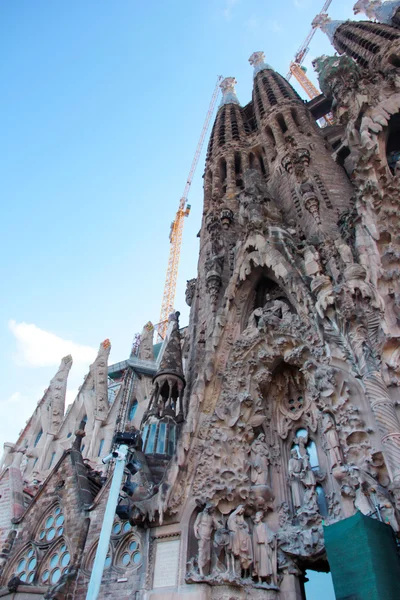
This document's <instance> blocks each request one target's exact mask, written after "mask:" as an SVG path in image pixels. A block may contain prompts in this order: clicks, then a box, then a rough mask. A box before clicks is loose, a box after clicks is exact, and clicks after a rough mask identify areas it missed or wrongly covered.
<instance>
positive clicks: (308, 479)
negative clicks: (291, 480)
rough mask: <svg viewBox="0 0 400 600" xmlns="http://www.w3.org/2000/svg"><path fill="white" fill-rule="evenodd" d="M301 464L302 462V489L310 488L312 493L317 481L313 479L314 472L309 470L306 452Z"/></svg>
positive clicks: (308, 458) (309, 465)
mask: <svg viewBox="0 0 400 600" xmlns="http://www.w3.org/2000/svg"><path fill="white" fill-rule="evenodd" d="M302 462H303V467H302V469H303V477H302V483H303V485H304V487H306V488H310V489H312V490H313V491H315V486H316V485H317V481H316V479H315V475H314V472H313V470H312V468H311V464H310V457H309V456H308V454H307V452H306V453H305V455H304V456H303V458H302Z"/></svg>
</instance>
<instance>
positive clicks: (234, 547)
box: [228, 504, 253, 578]
mask: <svg viewBox="0 0 400 600" xmlns="http://www.w3.org/2000/svg"><path fill="white" fill-rule="evenodd" d="M228 530H229V551H228V557H230V560H231V569H232V573H233V574H234V575H237V574H238V573H237V569H236V564H237V563H239V564H240V571H241V573H240V575H242V576H243V577H244V578H245V577H248V576H249V574H250V566H251V564H252V562H253V548H252V542H251V536H250V532H249V527H248V525H247V523H246V521H245V520H244V507H243V505H242V504H240V505H239V506H238V507H237V509H236V510H234V511H233V513H232V514H231V515H229V517H228ZM228 561H229V558H228ZM228 566H229V562H228Z"/></svg>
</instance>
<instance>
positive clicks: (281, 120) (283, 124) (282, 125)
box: [276, 115, 288, 133]
mask: <svg viewBox="0 0 400 600" xmlns="http://www.w3.org/2000/svg"><path fill="white" fill-rule="evenodd" d="M276 120H277V121H278V125H279V127H280V128H281V131H282V133H286V132H287V130H288V128H287V125H286V121H285V119H284V118H283V115H278V116H277V117H276Z"/></svg>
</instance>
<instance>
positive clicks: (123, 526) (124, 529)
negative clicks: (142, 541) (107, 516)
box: [111, 519, 132, 535]
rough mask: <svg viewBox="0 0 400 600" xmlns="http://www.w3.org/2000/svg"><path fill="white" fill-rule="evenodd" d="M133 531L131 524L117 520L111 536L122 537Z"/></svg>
mask: <svg viewBox="0 0 400 600" xmlns="http://www.w3.org/2000/svg"><path fill="white" fill-rule="evenodd" d="M131 529H132V525H131V524H130V523H129V521H120V520H119V519H115V521H114V525H113V528H112V532H111V534H112V535H121V534H124V533H128V531H130V530H131Z"/></svg>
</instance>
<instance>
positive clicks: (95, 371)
mask: <svg viewBox="0 0 400 600" xmlns="http://www.w3.org/2000/svg"><path fill="white" fill-rule="evenodd" d="M110 351H111V342H110V340H108V339H107V340H104V342H102V343H101V344H100V347H99V351H98V353H97V356H96V360H95V361H94V363H93V364H92V365H90V371H89V376H90V375H91V376H92V377H93V380H94V389H95V411H94V412H95V416H96V418H97V419H100V420H103V419H105V418H106V416H107V413H108V409H109V404H108V385H107V365H108V357H109V355H110Z"/></svg>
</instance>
